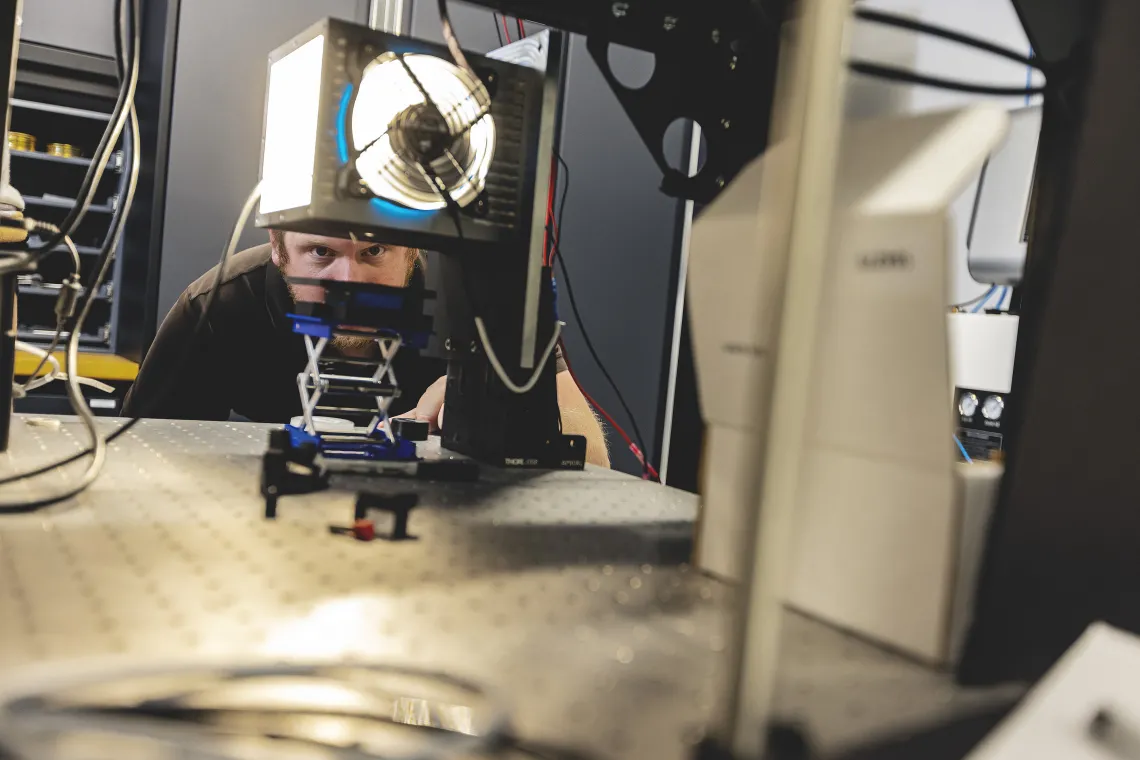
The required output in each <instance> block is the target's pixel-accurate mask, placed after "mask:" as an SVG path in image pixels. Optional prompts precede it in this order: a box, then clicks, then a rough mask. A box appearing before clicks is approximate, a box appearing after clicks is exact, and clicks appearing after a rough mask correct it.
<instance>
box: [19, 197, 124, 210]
mask: <svg viewBox="0 0 1140 760" xmlns="http://www.w3.org/2000/svg"><path fill="white" fill-rule="evenodd" d="M24 203H26V204H29V205H31V206H48V207H49V208H71V207H72V206H74V205H75V201H70V200H64V199H62V198H35V197H32V198H24ZM87 212H88V213H95V214H113V213H114V212H115V209H114V207H112V206H111V204H110V203H105V204H103V205H101V206H88V207H87Z"/></svg>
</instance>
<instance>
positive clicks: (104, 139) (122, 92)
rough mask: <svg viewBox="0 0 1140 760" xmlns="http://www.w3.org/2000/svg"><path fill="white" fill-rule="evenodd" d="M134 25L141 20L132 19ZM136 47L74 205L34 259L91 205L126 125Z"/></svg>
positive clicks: (119, 10) (122, 67) (118, 8)
mask: <svg viewBox="0 0 1140 760" xmlns="http://www.w3.org/2000/svg"><path fill="white" fill-rule="evenodd" d="M125 1H126V0H115V18H116V19H119V18H122V14H123V12H124V11H123V3H124V2H125ZM136 22H137V23H138V24H141V21H138V19H136ZM115 37H116V40H115V50H116V53H117V54H122V53H123V51H121V50H120V47H121V45H120V43H119V40H118V35H117V34H116V35H115ZM138 47H139V46H138V45H137V44H135V45H134V50H133V51H132V50H128V51H125V52H126V55H127V56H131V57H130V58H123V59H122V60H123V63H118V69H119V72H120V82H119V94H118V97H117V98H116V100H115V107H114V108H113V109H112V110H111V116H110V119H109V120H108V122H107V129H106V130H104V132H103V135H102V136H101V137H100V138H99V144H98V146H97V147H96V148H95V153H94V154H93V155H94V160H92V162H91V164H90V166H88V167H87V173H86V174H85V175H84V177H83V183H82V184H81V185H80V186H79V192H78V193H77V194H76V196H75V197H76V202H75V205H74V206H72V207H71V210H70V211H68V212H67V215H66V216H65V217H64V219H63V221H62V222H60V224H59V228H60V231H59V233H58V234H53V235H51V236H50V237H49V238H48V239H47V240H46V241H44V243H43V244H42V245H40V246H38V247H35V248H29V249H28V252H29V253H31V254H32V255H33V256H34V257H35V258H37V259H38V258H41V257H43V256H45V255H47V254H49V253H51V252H52V251H54V250H55V248H56V247H57V246H58V245H59V244H60V243H61V242H62V241H63V238H64V236H65V235H70V234H72V233H73V232H75V228H76V227H78V226H79V222H80V221H81V220H82V218H83V216H85V215H86V213H87V209H88V208H89V207H90V205H91V200H92V198H93V196H94V193H95V191H96V189H97V188H98V183H99V182H100V181H101V180H102V178H103V173H104V171H105V170H106V168H107V164H108V162H109V161H110V159H111V154H112V153H114V149H115V145H114V144H115V142H117V141H118V139H119V135H121V134H122V131H123V129H124V127H125V126H126V123H127V110H128V108H129V101H133V100H134V92H135V88H136V86H137V84H138V73H137V72H138V67H137V65H136V66H134V67H133V68H134V73H133V75H131V76H123V75H124V74H125V73H126V64H125V61H127V60H134V58H135V57H134V56H133V53H134V52H136V51H137V50H138Z"/></svg>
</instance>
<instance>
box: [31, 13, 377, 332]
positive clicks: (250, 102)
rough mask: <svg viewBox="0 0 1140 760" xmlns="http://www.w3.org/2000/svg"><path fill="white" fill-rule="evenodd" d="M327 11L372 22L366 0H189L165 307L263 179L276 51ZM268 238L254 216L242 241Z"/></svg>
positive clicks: (182, 33)
mask: <svg viewBox="0 0 1140 760" xmlns="http://www.w3.org/2000/svg"><path fill="white" fill-rule="evenodd" d="M33 2H40V0H33ZM72 4H74V3H72ZM325 16H335V17H338V18H344V19H349V20H353V21H358V22H366V21H367V20H368V3H367V0H241V2H232V1H231V0H183V2H182V8H181V14H180V18H179V25H178V52H177V64H176V67H175V73H174V103H173V113H172V120H171V128H170V160H169V164H168V169H167V197H166V219H165V230H164V235H163V245H162V271H161V276H160V284H159V294H158V299H159V303H158V313H159V314H160V315H164V314H166V312H167V311H168V310H169V309H170V306H171V305H172V304H173V303H174V301H175V300H176V299H177V298H178V295H179V294H180V293H181V292H182V290H183V289H184V288H185V287H186V286H187V285H189V284H190V283H191V282H193V281H194V280H195V279H197V278H198V277H199V276H200V275H201V274H202V273H203V272H205V271H206V270H207V269H209V268H210V267H212V266H213V265H214V264H215V263H216V262H217V259H218V254H219V253H220V251H221V247H222V245H224V243H225V240H226V237H227V236H228V235H229V231H230V228H231V227H232V225H233V223H234V219H235V218H236V217H237V214H238V211H239V210H240V209H241V206H242V203H243V202H244V201H245V198H246V196H247V195H248V194H249V191H250V190H252V189H253V186H254V184H255V183H256V182H257V177H258V166H259V164H260V161H261V128H262V116H263V114H264V109H265V81H266V72H267V70H268V55H269V52H270V51H271V50H273V49H274V48H276V47H277V46H279V45H280V44H281V43H283V42H285V41H286V40H288V39H290V38H291V37H293V36H294V35H295V34H297V33H298V32H300V31H301V30H303V29H304V28H306V27H307V26H309V25H311V24H312V23H313V22H315V21H317V20H318V19H321V18H323V17H325ZM266 239H267V238H266V234H265V232H264V231H262V230H255V229H253V227H252V225H251V226H250V228H249V229H247V230H246V233H245V235H244V237H243V238H242V243H243V244H244V245H256V244H258V243H262V242H265V240H266Z"/></svg>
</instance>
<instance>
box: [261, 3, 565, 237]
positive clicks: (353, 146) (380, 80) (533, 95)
mask: <svg viewBox="0 0 1140 760" xmlns="http://www.w3.org/2000/svg"><path fill="white" fill-rule="evenodd" d="M463 57H464V63H460V64H457V63H455V62H454V61H455V58H454V57H453V55H452V54H451V51H449V50H448V49H447V48H446V47H444V46H442V45H436V44H433V43H430V42H425V41H423V40H416V39H412V38H409V37H400V36H396V35H391V34H387V33H385V32H381V31H379V30H376V29H369V28H368V27H366V26H361V25H358V24H350V23H348V22H344V21H339V20H337V19H325V20H324V21H321V22H318V23H317V24H315V25H314V26H312V27H310V28H309V29H307V30H305V31H304V32H302V33H301V34H299V35H297V36H296V37H295V38H294V39H293V40H291V41H290V42H288V43H286V44H284V45H282V46H281V47H279V48H278V49H277V50H275V51H273V53H271V54H270V56H269V86H268V88H267V97H266V104H265V132H264V135H265V137H264V142H263V147H262V161H261V176H262V181H263V183H262V186H263V194H262V198H261V205H260V208H259V212H260V213H259V214H258V217H257V225H258V226H259V227H274V228H277V229H281V230H293V231H297V232H308V233H312V234H319V235H330V236H335V237H345V238H347V237H358V238H372V239H378V240H382V241H383V242H386V243H389V244H392V245H406V246H412V247H417V248H426V249H428V250H435V251H441V252H444V253H448V252H464V253H479V252H485V253H488V254H494V255H496V256H499V257H502V256H503V255H505V254H506V253H507V252H508V251H511V252H517V255H519V256H525V255H527V253H528V252H529V250H530V249H531V247H532V245H533V240H534V239H535V237H536V236H537V240H538V243H537V245H538V246H541V244H542V242H541V241H542V232H541V230H542V224H543V214H544V213H545V210H546V195H545V194H544V193H536V192H535V188H536V187H542V188H545V187H546V186H547V184H548V179H549V158H547V159H546V160H545V161H543V160H540V159H539V156H540V155H541V154H546V155H547V156H549V152H548V151H549V150H550V148H549V147H544V148H542V149H541V150H540V147H539V143H540V141H541V142H542V143H543V145H544V146H546V145H549V144H550V143H551V142H552V140H553V137H552V135H553V131H554V120H555V108H554V107H553V106H551V107H546V104H547V103H548V102H549V103H554V102H556V96H557V74H556V73H555V71H554V68H552V66H553V64H556V63H557V59H551V60H552V61H553V64H550V63H548V68H547V70H545V71H543V70H540V69H536V68H532V67H527V66H520V65H518V64H514V63H509V62H507V61H502V60H496V59H493V58H489V57H486V56H481V55H475V54H471V53H467V54H465V55H464V56H463ZM449 206H450V207H451V208H449ZM457 222H458V223H457ZM536 224H537V225H538V230H537V232H536V231H535V225H536ZM512 255H514V254H513V253H512Z"/></svg>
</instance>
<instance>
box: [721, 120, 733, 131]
mask: <svg viewBox="0 0 1140 760" xmlns="http://www.w3.org/2000/svg"><path fill="white" fill-rule="evenodd" d="M720 125H721V126H722V127H724V128H725V129H728V128H729V127H731V126H732V122H731V121H729V120H728V119H721V120H720Z"/></svg>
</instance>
